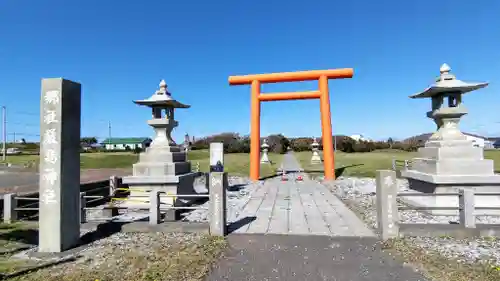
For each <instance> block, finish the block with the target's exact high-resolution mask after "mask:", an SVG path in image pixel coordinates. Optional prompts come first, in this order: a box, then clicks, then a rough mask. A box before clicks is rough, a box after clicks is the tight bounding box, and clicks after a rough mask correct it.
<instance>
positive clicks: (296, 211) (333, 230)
mask: <svg viewBox="0 0 500 281" xmlns="http://www.w3.org/2000/svg"><path fill="white" fill-rule="evenodd" d="M283 167H284V169H285V170H288V171H297V170H301V167H300V165H299V164H298V163H297V160H296V159H295V157H294V156H293V154H286V155H284V159H283ZM299 175H300V176H302V177H303V179H304V180H303V181H295V179H296V178H297V176H299ZM287 177H288V181H285V182H283V181H282V179H281V177H276V178H273V179H268V180H266V181H265V182H264V183H263V184H261V185H259V186H258V187H257V188H256V190H254V191H253V192H252V194H251V197H250V199H249V201H248V202H247V203H246V204H245V205H244V207H243V208H242V209H241V210H239V211H232V212H230V213H229V214H228V219H229V221H237V220H239V219H244V218H252V217H253V218H255V220H254V221H252V222H251V223H249V224H246V225H244V226H242V227H240V228H239V229H237V230H235V231H234V232H235V233H266V234H301V235H328V236H374V234H373V232H372V231H371V230H370V229H368V228H367V227H366V226H365V224H364V223H363V222H362V221H361V220H360V219H359V218H358V217H357V216H356V215H355V214H354V213H353V212H352V211H351V210H349V209H348V208H347V207H346V206H345V205H344V203H342V201H340V200H339V199H338V198H337V197H336V196H335V195H333V194H332V193H331V192H330V191H329V190H328V189H327V188H326V187H325V186H323V185H321V184H320V183H318V182H316V181H312V180H310V179H309V178H308V177H307V175H306V174H303V173H290V174H288V175H287Z"/></svg>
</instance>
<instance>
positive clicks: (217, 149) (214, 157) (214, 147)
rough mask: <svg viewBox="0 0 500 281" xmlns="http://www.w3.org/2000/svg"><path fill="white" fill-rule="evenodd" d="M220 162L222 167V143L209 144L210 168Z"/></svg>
mask: <svg viewBox="0 0 500 281" xmlns="http://www.w3.org/2000/svg"><path fill="white" fill-rule="evenodd" d="M218 162H220V164H222V166H224V144H223V143H222V142H212V143H210V167H214V166H216V165H217V163H218Z"/></svg>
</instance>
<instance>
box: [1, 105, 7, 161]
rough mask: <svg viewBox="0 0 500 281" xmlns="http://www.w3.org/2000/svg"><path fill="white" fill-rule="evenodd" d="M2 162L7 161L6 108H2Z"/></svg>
mask: <svg viewBox="0 0 500 281" xmlns="http://www.w3.org/2000/svg"><path fill="white" fill-rule="evenodd" d="M2 124H3V130H2V142H3V147H2V160H3V161H4V162H5V161H6V160H7V107H5V106H4V105H3V106H2Z"/></svg>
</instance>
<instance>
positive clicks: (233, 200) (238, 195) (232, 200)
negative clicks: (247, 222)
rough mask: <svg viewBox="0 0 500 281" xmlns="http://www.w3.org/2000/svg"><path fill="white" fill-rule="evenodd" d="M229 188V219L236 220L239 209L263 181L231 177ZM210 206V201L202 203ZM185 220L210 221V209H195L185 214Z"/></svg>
mask: <svg viewBox="0 0 500 281" xmlns="http://www.w3.org/2000/svg"><path fill="white" fill-rule="evenodd" d="M228 182H229V189H228V190H227V193H226V196H227V203H226V204H227V205H226V206H227V212H228V215H227V220H228V222H230V223H231V222H234V221H235V220H236V217H237V216H238V215H239V211H240V210H241V209H243V207H244V206H245V204H246V203H247V202H248V200H249V199H250V196H251V192H252V191H254V190H255V189H256V187H257V186H258V185H261V184H262V182H255V183H252V181H251V180H250V179H249V178H244V177H229V178H228ZM201 206H203V207H205V208H208V202H206V203H205V204H203V205H201ZM183 221H191V222H208V210H193V211H192V212H189V213H188V214H187V215H186V216H184V218H183Z"/></svg>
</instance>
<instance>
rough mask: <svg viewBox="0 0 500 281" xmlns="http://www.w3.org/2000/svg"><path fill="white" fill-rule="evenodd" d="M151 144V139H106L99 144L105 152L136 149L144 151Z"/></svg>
mask: <svg viewBox="0 0 500 281" xmlns="http://www.w3.org/2000/svg"><path fill="white" fill-rule="evenodd" d="M151 142H152V139H151V138H148V137H142V138H107V139H105V140H104V141H102V142H101V145H102V147H104V148H105V149H106V150H128V149H130V150H134V149H136V148H140V149H144V148H146V147H148V146H149V145H150V144H151Z"/></svg>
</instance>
